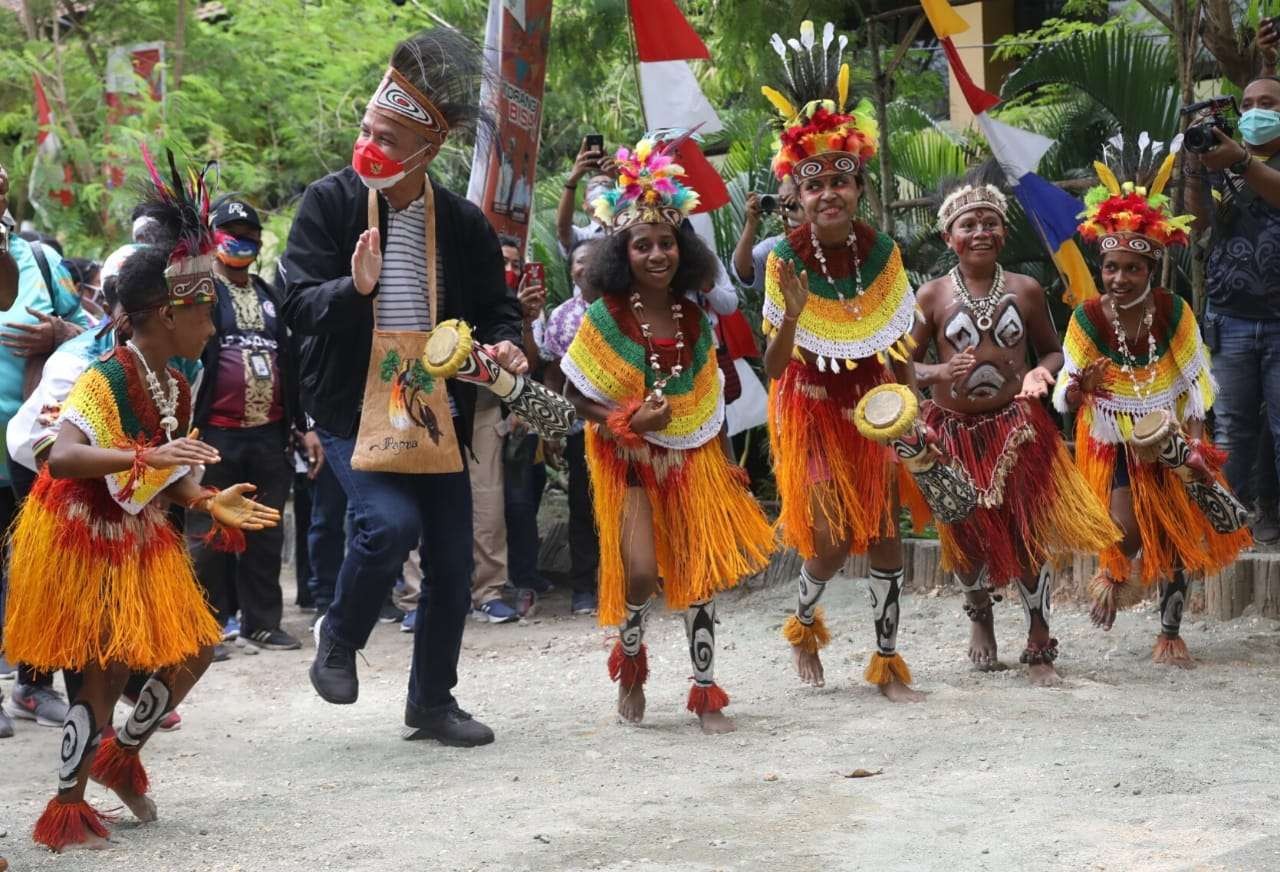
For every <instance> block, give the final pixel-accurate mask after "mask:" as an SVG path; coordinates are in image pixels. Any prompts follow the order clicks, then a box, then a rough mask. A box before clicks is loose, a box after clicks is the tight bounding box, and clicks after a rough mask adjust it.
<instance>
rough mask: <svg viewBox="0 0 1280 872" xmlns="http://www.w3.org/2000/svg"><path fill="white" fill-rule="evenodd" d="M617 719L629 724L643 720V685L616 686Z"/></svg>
mask: <svg viewBox="0 0 1280 872" xmlns="http://www.w3.org/2000/svg"><path fill="white" fill-rule="evenodd" d="M618 717H620V718H622V719H623V720H624V721H626V722H627V723H629V724H638V723H640V721H642V720H643V719H644V685H643V684H633V685H631V686H630V687H627V686H626V685H624V684H621V683H619V684H618Z"/></svg>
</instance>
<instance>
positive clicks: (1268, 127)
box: [1240, 109, 1280, 145]
mask: <svg viewBox="0 0 1280 872" xmlns="http://www.w3.org/2000/svg"><path fill="white" fill-rule="evenodd" d="M1240 135H1241V136H1243V137H1244V141H1245V142H1247V143H1249V145H1266V144H1267V143H1268V142H1271V141H1273V140H1276V139H1280V112H1276V111H1275V110H1273V109H1250V110H1249V111H1247V112H1245V113H1244V114H1243V115H1241V116H1240Z"/></svg>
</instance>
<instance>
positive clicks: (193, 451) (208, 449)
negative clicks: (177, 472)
mask: <svg viewBox="0 0 1280 872" xmlns="http://www.w3.org/2000/svg"><path fill="white" fill-rule="evenodd" d="M198 436H199V433H198V431H194V430H193V431H192V435H190V436H183V437H181V438H179V439H174V440H173V441H172V442H166V443H164V444H163V445H157V446H156V447H154V448H147V449H146V450H144V451H143V452H142V462H143V463H145V464H146V465H147V466H150V467H151V468H152V469H170V468H172V467H175V466H199V465H201V464H203V465H205V466H208V465H210V464H213V463H218V462H220V461H221V460H222V455H221V454H219V453H218V450H217V449H216V448H214V447H213V446H212V445H209V444H208V443H206V442H201V441H200V440H199V438H197V437H198Z"/></svg>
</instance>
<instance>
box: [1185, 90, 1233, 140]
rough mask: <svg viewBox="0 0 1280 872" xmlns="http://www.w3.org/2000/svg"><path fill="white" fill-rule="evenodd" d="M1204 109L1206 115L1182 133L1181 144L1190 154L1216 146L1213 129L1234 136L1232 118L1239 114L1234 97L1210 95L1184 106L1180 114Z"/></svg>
mask: <svg viewBox="0 0 1280 872" xmlns="http://www.w3.org/2000/svg"><path fill="white" fill-rule="evenodd" d="M1205 111H1208V113H1209V115H1208V117H1207V118H1205V119H1204V120H1203V121H1201V122H1199V123H1198V124H1193V125H1191V126H1190V127H1188V128H1187V129H1186V132H1185V133H1183V134H1182V145H1183V147H1184V148H1186V150H1187V151H1189V152H1191V153H1192V154H1205V153H1206V152H1210V151H1213V150H1214V149H1215V148H1217V147H1218V137H1216V136H1214V134H1213V131H1214V130H1215V129H1217V130H1221V131H1222V132H1223V133H1225V134H1226V135H1227V136H1229V137H1230V136H1234V135H1235V132H1236V127H1235V123H1234V121H1233V120H1232V119H1233V117H1236V116H1239V114H1240V107H1239V106H1237V105H1236V98H1235V97H1211V98H1210V99H1208V100H1201V101H1200V102H1199V103H1192V104H1191V105H1190V106H1184V107H1183V108H1182V111H1181V113H1180V114H1182V115H1198V114H1200V113H1201V112H1205Z"/></svg>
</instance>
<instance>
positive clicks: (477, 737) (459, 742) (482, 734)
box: [400, 702, 493, 748]
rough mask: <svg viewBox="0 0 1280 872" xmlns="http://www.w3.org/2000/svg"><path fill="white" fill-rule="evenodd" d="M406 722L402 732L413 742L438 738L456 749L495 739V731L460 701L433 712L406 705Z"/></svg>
mask: <svg viewBox="0 0 1280 872" xmlns="http://www.w3.org/2000/svg"><path fill="white" fill-rule="evenodd" d="M404 723H405V728H404V730H403V731H402V732H401V734H400V735H401V737H402V738H404V739H407V740H409V741H411V742H413V741H416V740H418V739H435V740H436V741H437V742H439V743H440V744H442V745H448V746H450V747H453V748H474V747H476V746H477V745H488V744H489V743H490V742H492V741H493V730H491V729H489V728H488V727H486V726H485V725H484V724H482V723H480V722H479V721H477V720H476V719H475V718H473V717H471V715H470V714H468V713H467V712H464V711H463V710H462V709H460V708H458V704H457V703H456V702H455V703H450V704H449V705H447V706H441V707H440V708H436V709H432V710H430V711H423V710H422V709H419V708H415V707H413V706H412V705H406V706H405V707H404Z"/></svg>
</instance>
